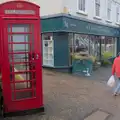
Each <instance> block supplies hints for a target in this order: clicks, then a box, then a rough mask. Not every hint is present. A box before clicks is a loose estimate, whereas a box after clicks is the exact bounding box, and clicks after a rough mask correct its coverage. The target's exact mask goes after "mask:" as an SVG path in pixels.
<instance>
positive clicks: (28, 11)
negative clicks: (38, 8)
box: [5, 10, 35, 15]
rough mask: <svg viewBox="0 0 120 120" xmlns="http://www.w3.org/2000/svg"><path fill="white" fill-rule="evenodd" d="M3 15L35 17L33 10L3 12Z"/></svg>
mask: <svg viewBox="0 0 120 120" xmlns="http://www.w3.org/2000/svg"><path fill="white" fill-rule="evenodd" d="M5 14H9V15H10V14H19V15H27V14H28V15H35V11H34V10H5Z"/></svg>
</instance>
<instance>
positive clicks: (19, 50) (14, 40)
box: [3, 20, 42, 112]
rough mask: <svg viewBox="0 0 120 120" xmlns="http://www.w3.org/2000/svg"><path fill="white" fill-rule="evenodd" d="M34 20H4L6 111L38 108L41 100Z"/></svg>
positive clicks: (37, 44)
mask: <svg viewBox="0 0 120 120" xmlns="http://www.w3.org/2000/svg"><path fill="white" fill-rule="evenodd" d="M36 21H37V20H36ZM36 21H35V20H33V21H25V20H24V21H20V20H19V21H18V20H17V21H14V20H8V21H6V22H5V29H4V48H5V49H4V50H5V55H4V56H5V61H6V63H5V64H4V65H3V71H4V72H3V93H4V96H5V98H4V101H5V105H6V106H7V109H6V111H7V112H14V111H21V110H27V109H33V108H39V107H40V106H41V104H42V83H41V81H42V80H41V79H42V76H41V74H42V68H41V58H40V51H39V50H40V41H39V36H40V33H39V30H38V29H40V28H39V27H38V25H39V24H37V23H38V22H36ZM16 22H17V23H16ZM5 71H6V73H5Z"/></svg>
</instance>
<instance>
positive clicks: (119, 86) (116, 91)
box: [114, 78, 120, 93]
mask: <svg viewBox="0 0 120 120" xmlns="http://www.w3.org/2000/svg"><path fill="white" fill-rule="evenodd" d="M114 93H120V78H118V82H117V86H116V88H115V90H114Z"/></svg>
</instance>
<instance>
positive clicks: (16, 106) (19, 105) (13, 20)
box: [0, 1, 43, 113]
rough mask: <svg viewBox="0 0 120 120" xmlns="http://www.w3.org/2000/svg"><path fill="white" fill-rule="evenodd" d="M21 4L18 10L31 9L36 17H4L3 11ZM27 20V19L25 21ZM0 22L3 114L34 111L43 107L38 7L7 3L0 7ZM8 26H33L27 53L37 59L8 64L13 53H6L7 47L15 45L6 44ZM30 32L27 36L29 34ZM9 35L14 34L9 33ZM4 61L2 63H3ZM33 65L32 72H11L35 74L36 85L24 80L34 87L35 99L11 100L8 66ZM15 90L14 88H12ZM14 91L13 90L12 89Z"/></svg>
mask: <svg viewBox="0 0 120 120" xmlns="http://www.w3.org/2000/svg"><path fill="white" fill-rule="evenodd" d="M18 3H22V4H23V6H24V7H23V8H19V9H26V10H29V9H32V10H35V13H36V15H5V14H4V10H5V9H8V8H9V9H18V8H16V4H18ZM26 18H27V19H26ZM0 22H1V28H0V47H1V45H2V48H3V49H1V48H0V54H1V56H2V59H0V63H2V66H1V72H2V88H3V96H4V106H5V110H4V111H5V113H8V112H16V111H23V110H29V109H36V108H40V107H42V106H43V91H42V58H41V57H42V55H41V35H40V33H41V31H40V27H41V26H40V18H39V6H37V5H35V4H32V3H29V2H25V1H12V2H7V3H4V4H2V5H0ZM8 24H10V25H11V27H12V25H14V24H30V25H34V32H33V34H34V51H31V52H28V53H29V54H30V55H31V54H33V53H34V54H35V55H38V58H37V59H35V60H34V61H31V60H30V59H29V61H28V62H14V61H13V63H9V57H8V56H9V54H13V51H12V52H11V53H10V52H9V51H8V45H9V44H11V45H12V44H16V43H13V42H8V31H7V28H8ZM31 33H32V32H31V31H30V32H29V33H27V34H31ZM9 34H16V33H12V32H10V33H9ZM17 34H26V33H22V32H21V33H20V32H19V33H17ZM23 43H24V44H29V45H33V44H31V42H27V43H25V42H23ZM17 44H21V43H20V41H19V42H17ZM22 53H23V54H24V53H25V52H18V53H15V54H22ZM3 60H4V61H3ZM31 62H32V63H35V67H34V69H33V70H32V69H31V70H29V71H27V70H26V71H19V72H12V74H13V75H14V74H15V73H17V74H20V73H24V72H35V73H36V84H35V85H34V82H35V81H33V80H32V79H31V80H29V81H28V80H26V81H24V82H31V84H32V86H36V88H33V87H32V90H33V89H36V97H32V98H29V99H20V100H12V90H11V83H14V82H15V81H14V79H13V81H10V64H14V65H15V64H25V63H26V64H30V63H31ZM21 82H23V81H17V82H15V83H21ZM14 88H15V86H14ZM14 90H15V89H14ZM19 91H23V92H24V91H31V89H28V88H27V89H22V90H15V91H14V92H19Z"/></svg>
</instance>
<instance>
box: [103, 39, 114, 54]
mask: <svg viewBox="0 0 120 120" xmlns="http://www.w3.org/2000/svg"><path fill="white" fill-rule="evenodd" d="M105 52H109V53H110V54H111V56H115V55H116V38H113V37H104V38H103V39H101V54H104V53H105Z"/></svg>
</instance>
